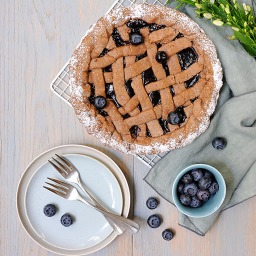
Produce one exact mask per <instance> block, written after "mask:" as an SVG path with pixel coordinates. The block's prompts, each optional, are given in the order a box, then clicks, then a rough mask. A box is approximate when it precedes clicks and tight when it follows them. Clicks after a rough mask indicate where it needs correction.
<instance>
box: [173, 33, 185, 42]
mask: <svg viewBox="0 0 256 256" xmlns="http://www.w3.org/2000/svg"><path fill="white" fill-rule="evenodd" d="M181 37H184V35H183V34H182V33H178V35H177V36H176V37H175V38H174V39H173V41H174V40H176V39H178V38H181Z"/></svg>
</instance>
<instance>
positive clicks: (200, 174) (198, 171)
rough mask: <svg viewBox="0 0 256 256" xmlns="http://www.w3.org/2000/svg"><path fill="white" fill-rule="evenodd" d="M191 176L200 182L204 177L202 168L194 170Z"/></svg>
mask: <svg viewBox="0 0 256 256" xmlns="http://www.w3.org/2000/svg"><path fill="white" fill-rule="evenodd" d="M191 175H192V176H193V179H194V181H199V180H200V179H201V178H202V177H203V175H204V171H203V169H200V168H197V169H193V170H192V171H191Z"/></svg>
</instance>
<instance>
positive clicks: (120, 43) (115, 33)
mask: <svg viewBox="0 0 256 256" xmlns="http://www.w3.org/2000/svg"><path fill="white" fill-rule="evenodd" d="M112 38H113V40H114V42H115V44H116V46H117V47H119V46H123V45H125V44H126V43H125V42H124V40H123V39H122V37H121V36H120V34H119V32H118V30H117V28H115V29H114V31H113V33H112Z"/></svg>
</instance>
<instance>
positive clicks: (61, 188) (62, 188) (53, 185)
mask: <svg viewBox="0 0 256 256" xmlns="http://www.w3.org/2000/svg"><path fill="white" fill-rule="evenodd" d="M45 183H46V184H48V185H50V186H52V187H54V188H57V189H59V190H60V192H63V193H65V194H66V192H65V191H63V190H64V189H65V190H68V189H67V188H66V187H60V186H58V185H55V184H52V183H49V182H47V181H46V182H45Z"/></svg>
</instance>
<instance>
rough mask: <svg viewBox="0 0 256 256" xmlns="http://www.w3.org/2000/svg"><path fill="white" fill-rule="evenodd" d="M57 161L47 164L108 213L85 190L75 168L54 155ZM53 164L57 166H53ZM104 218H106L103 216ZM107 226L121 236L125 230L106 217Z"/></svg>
mask: <svg viewBox="0 0 256 256" xmlns="http://www.w3.org/2000/svg"><path fill="white" fill-rule="evenodd" d="M55 155H56V157H57V158H58V159H55V158H52V161H50V160H49V163H50V164H51V165H52V166H53V167H54V168H55V169H56V170H57V171H58V172H59V173H60V174H61V175H62V176H63V178H65V179H66V180H68V181H70V182H73V183H75V184H77V185H78V186H79V187H80V188H81V190H82V191H83V192H84V193H85V194H86V195H87V196H88V197H89V199H90V200H91V202H92V203H93V204H94V205H95V206H98V207H99V208H100V209H102V210H104V211H109V210H108V209H106V208H105V207H104V206H103V205H102V204H100V202H98V200H97V199H95V197H94V196H93V195H92V193H91V192H90V191H89V189H88V188H86V186H85V185H83V183H82V182H81V179H80V174H79V172H78V170H77V169H76V167H75V166H74V165H73V164H72V163H70V162H69V161H68V160H67V159H66V158H65V157H62V156H59V155H58V154H55ZM55 162H56V163H57V164H55ZM105 217H106V216H105ZM106 219H107V221H108V222H109V224H110V225H111V226H112V227H113V228H114V230H115V231H117V232H118V233H119V234H122V233H123V232H124V230H126V229H127V228H126V227H125V226H123V225H121V224H120V223H119V225H117V224H116V223H115V222H114V221H113V220H112V219H110V218H108V217H106Z"/></svg>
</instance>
